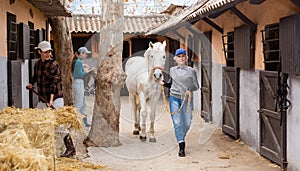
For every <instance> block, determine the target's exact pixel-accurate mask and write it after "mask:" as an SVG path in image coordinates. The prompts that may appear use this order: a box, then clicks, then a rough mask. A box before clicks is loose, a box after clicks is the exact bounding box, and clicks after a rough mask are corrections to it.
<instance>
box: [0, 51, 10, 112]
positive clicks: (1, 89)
mask: <svg viewBox="0 0 300 171" xmlns="http://www.w3.org/2000/svg"><path fill="white" fill-rule="evenodd" d="M6 59H7V58H5V57H2V56H0V73H1V77H0V110H1V109H3V108H4V107H6V106H7V102H8V99H7V60H6Z"/></svg>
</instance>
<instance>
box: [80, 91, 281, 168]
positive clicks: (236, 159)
mask: <svg viewBox="0 0 300 171" xmlns="http://www.w3.org/2000/svg"><path fill="white" fill-rule="evenodd" d="M86 97H87V102H88V114H89V115H90V118H89V119H91V114H92V108H93V101H94V96H86ZM121 100H122V107H121V117H120V141H121V143H122V145H121V146H119V147H109V148H103V147H89V148H88V153H87V154H83V153H84V152H83V151H81V152H80V150H78V151H79V153H78V154H79V155H78V156H80V153H81V154H82V156H81V157H82V158H83V160H85V161H89V162H93V163H97V164H101V165H105V166H108V168H109V169H110V170H116V171H123V170H126V171H127V170H130V171H140V170H143V171H147V170H149V171H150V170H155V171H156V170H157V171H167V170H168V171H177V170H178V171H179V170H184V171H279V170H281V169H280V168H279V167H278V166H277V165H275V164H273V163H272V162H270V161H269V160H267V159H265V158H263V157H261V156H260V155H259V154H258V153H257V152H254V151H253V150H252V149H250V148H249V147H248V146H247V145H245V144H244V143H243V142H242V141H240V140H233V139H231V138H230V137H229V136H227V135H226V134H224V133H223V132H222V131H221V130H220V128H218V127H216V126H215V125H213V124H210V123H205V122H204V120H203V119H202V118H201V117H200V115H199V113H196V112H195V113H194V114H193V121H192V125H191V129H190V132H189V133H188V135H187V137H186V157H183V158H182V157H178V155H177V153H178V145H177V144H176V140H175V136H174V132H173V127H172V122H171V118H170V116H169V114H167V112H166V111H165V110H164V105H163V102H162V101H161V103H160V105H159V106H158V107H157V113H156V121H155V136H156V140H157V142H156V143H152V142H149V141H146V142H141V141H140V140H139V138H138V136H137V135H133V134H132V131H133V117H132V116H131V114H130V113H129V111H130V110H129V109H130V106H129V102H128V97H126V96H125V97H122V98H121ZM147 131H149V118H148V120H147ZM85 133H86V134H87V133H88V128H87V127H86V128H85ZM76 144H77V145H76V146H77V147H76V148H77V149H79V148H80V147H82V142H80V141H77V143H76ZM82 149H83V148H82Z"/></svg>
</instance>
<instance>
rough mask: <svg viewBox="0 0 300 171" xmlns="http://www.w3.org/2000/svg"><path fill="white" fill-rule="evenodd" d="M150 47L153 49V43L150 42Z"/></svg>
mask: <svg viewBox="0 0 300 171" xmlns="http://www.w3.org/2000/svg"><path fill="white" fill-rule="evenodd" d="M149 47H150V48H152V49H153V43H152V42H151V41H150V42H149Z"/></svg>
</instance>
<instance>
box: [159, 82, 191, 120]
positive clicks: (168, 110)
mask: <svg viewBox="0 0 300 171" xmlns="http://www.w3.org/2000/svg"><path fill="white" fill-rule="evenodd" d="M161 91H162V96H163V100H164V103H165V108H166V110H167V112H168V113H169V114H171V115H172V114H177V113H178V112H180V111H181V110H182V108H183V105H184V103H185V101H186V96H189V98H188V104H187V107H186V111H185V112H186V113H187V112H188V111H189V108H190V104H191V95H187V94H185V95H184V98H183V101H182V103H181V106H180V108H179V109H178V110H177V111H175V112H171V111H170V107H169V105H168V104H167V100H166V97H165V87H164V86H161Z"/></svg>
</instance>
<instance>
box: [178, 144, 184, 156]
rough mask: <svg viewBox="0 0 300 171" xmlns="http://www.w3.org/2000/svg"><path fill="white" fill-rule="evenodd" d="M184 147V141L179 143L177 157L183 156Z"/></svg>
mask: <svg viewBox="0 0 300 171" xmlns="http://www.w3.org/2000/svg"><path fill="white" fill-rule="evenodd" d="M184 148H185V142H181V143H179V152H178V156H179V157H185V152H184Z"/></svg>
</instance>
